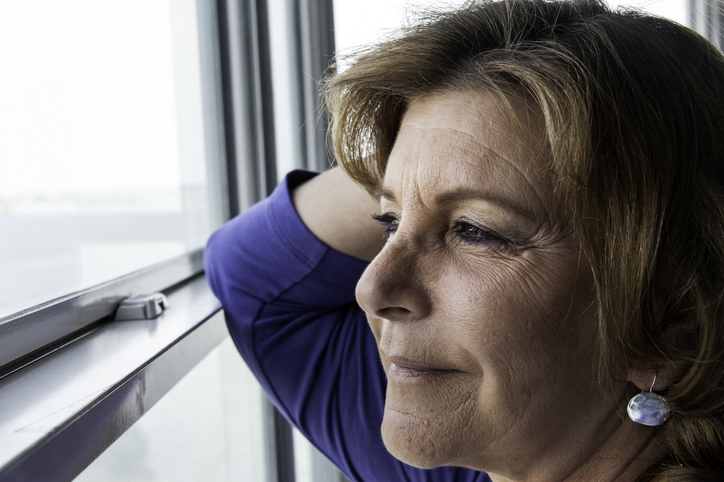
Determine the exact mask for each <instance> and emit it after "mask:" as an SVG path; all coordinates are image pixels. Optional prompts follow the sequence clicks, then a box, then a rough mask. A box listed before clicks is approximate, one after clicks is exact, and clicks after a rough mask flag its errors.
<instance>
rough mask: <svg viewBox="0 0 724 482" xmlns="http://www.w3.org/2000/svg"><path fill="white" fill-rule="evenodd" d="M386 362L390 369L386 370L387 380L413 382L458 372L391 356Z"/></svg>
mask: <svg viewBox="0 0 724 482" xmlns="http://www.w3.org/2000/svg"><path fill="white" fill-rule="evenodd" d="M388 360H389V361H390V367H389V369H388V370H387V376H388V378H399V379H405V380H409V381H413V380H424V379H429V378H437V377H440V376H444V375H449V374H452V373H457V372H458V370H453V369H450V368H447V367H443V366H437V365H429V364H426V363H421V362H416V361H414V360H409V359H407V358H404V357H400V356H391V357H388Z"/></svg>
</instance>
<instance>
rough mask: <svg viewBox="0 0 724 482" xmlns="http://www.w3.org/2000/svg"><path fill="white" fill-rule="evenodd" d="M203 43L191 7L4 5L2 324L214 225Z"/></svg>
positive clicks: (162, 256)
mask: <svg viewBox="0 0 724 482" xmlns="http://www.w3.org/2000/svg"><path fill="white" fill-rule="evenodd" d="M202 33H203V32H202ZM202 40H203V38H202V36H201V35H200V31H199V25H198V15H197V12H196V2H195V1H193V0H182V1H171V0H132V1H129V0H116V1H104V2H98V1H96V0H66V1H63V2H57V1H55V0H45V1H34V2H16V1H12V0H0V65H2V66H3V73H2V75H0V232H2V236H0V318H1V317H3V316H7V315H10V314H12V313H14V312H17V311H19V310H22V309H25V308H28V307H30V306H33V305H35V304H38V303H41V302H44V301H48V300H50V299H53V298H56V297H59V296H63V295H66V294H68V293H71V292H75V291H78V290H81V289H85V288H88V287H91V286H93V285H96V284H99V283H102V282H104V281H108V280H111V279H114V278H116V277H118V276H120V275H123V274H126V273H129V272H131V271H134V270H137V269H140V268H143V267H146V266H148V265H150V264H154V263H157V262H160V261H163V260H166V259H169V258H172V257H175V256H178V255H181V254H183V253H186V252H188V251H190V250H193V249H195V248H199V247H202V246H203V244H204V242H205V240H206V238H207V237H208V235H209V234H210V232H211V231H212V229H213V228H214V227H216V226H217V225H218V224H219V223H220V222H221V220H222V216H221V215H220V214H219V213H216V212H214V211H213V209H212V207H213V206H218V202H216V201H214V200H213V199H212V198H211V195H212V194H211V193H210V191H213V192H214V193H219V192H221V189H217V188H216V187H214V189H209V187H210V183H209V179H212V180H213V176H210V175H209V173H210V172H211V171H210V169H211V167H210V165H211V164H212V163H214V162H217V163H218V162H219V160H218V159H212V158H211V157H212V156H210V155H209V154H208V153H209V152H212V151H210V149H209V144H210V143H211V142H212V141H213V139H209V138H207V136H205V125H204V115H205V113H206V112H207V110H208V108H209V104H211V103H212V102H210V101H209V89H208V86H207V85H206V84H204V82H205V80H204V76H209V75H211V76H212V77H213V75H214V74H215V72H207V71H206V70H208V69H202V65H204V63H203V62H204V60H203V57H202V55H201V54H202V53H203V50H202V47H203V44H202ZM207 84H208V83H207ZM209 85H212V84H209ZM212 86H213V85H212ZM204 89H206V90H204ZM211 98H213V92H212V96H211ZM217 130H218V129H217ZM207 132H208V127H207ZM214 195H217V194H214ZM217 209H218V208H217Z"/></svg>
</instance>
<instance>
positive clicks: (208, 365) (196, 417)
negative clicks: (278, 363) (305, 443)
mask: <svg viewBox="0 0 724 482" xmlns="http://www.w3.org/2000/svg"><path fill="white" fill-rule="evenodd" d="M261 400H262V396H261V389H260V387H259V384H258V383H257V382H256V380H255V379H254V377H253V375H252V374H251V372H249V369H248V368H247V367H246V365H245V364H244V362H243V361H242V360H241V358H240V357H239V354H238V353H237V352H236V348H235V347H234V345H233V343H232V342H231V339H230V338H227V339H226V340H225V341H224V342H223V343H222V344H221V345H219V347H217V348H216V349H214V350H213V351H212V352H211V353H210V354H209V355H208V356H207V357H206V358H204V359H203V360H202V361H201V363H199V364H198V365H197V366H196V367H195V368H194V369H193V370H192V371H191V372H189V374H188V375H186V376H185V377H184V378H183V379H182V380H181V381H180V382H179V383H178V384H177V385H176V386H175V387H174V388H173V389H171V391H169V392H168V393H167V394H166V395H165V396H164V397H163V398H162V399H161V400H159V401H158V403H156V405H155V406H154V407H153V408H152V409H151V410H149V412H148V413H147V414H146V415H144V416H143V417H142V418H141V419H140V420H139V421H138V422H136V423H135V424H134V425H133V426H132V427H131V428H130V429H128V431H126V433H124V434H123V435H122V436H121V437H120V438H119V439H118V440H117V441H116V442H115V443H114V444H113V445H111V446H110V447H109V448H108V449H107V450H106V451H105V452H103V454H102V455H101V456H100V457H98V458H97V459H96V460H95V461H94V462H93V463H92V464H91V465H89V466H88V467H87V468H86V469H85V470H84V471H83V472H82V473H81V474H80V475H79V476H78V477H77V478H76V479H75V480H76V482H167V481H174V482H198V481H200V480H209V481H215V482H225V481H228V482H231V481H239V480H249V481H263V480H265V466H264V442H263V431H262V407H261Z"/></svg>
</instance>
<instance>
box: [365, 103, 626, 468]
mask: <svg viewBox="0 0 724 482" xmlns="http://www.w3.org/2000/svg"><path fill="white" fill-rule="evenodd" d="M511 103H512V105H513V108H514V110H515V111H516V114H517V116H518V117H519V119H520V122H521V124H522V129H520V126H519V127H514V126H513V125H512V124H511V122H509V121H508V117H506V116H505V115H504V114H503V113H502V109H501V108H500V105H501V104H500V102H499V101H497V100H496V99H495V98H494V97H492V96H491V95H489V94H486V93H473V92H469V91H468V92H447V93H441V94H435V95H429V96H427V97H423V98H421V99H420V100H418V101H415V102H414V103H412V105H411V106H410V108H409V110H408V112H407V113H406V115H405V117H404V119H403V123H402V126H401V128H400V131H399V135H398V137H397V140H396V143H395V146H394V149H393V151H392V154H391V156H390V159H389V163H388V165H387V170H386V173H385V177H384V181H383V185H382V186H380V194H381V214H380V216H379V218H380V221H381V222H383V223H384V224H387V225H388V236H389V238H388V240H387V243H386V245H385V247H384V249H383V250H382V252H380V254H379V255H378V256H377V257H376V258H375V259H374V260H373V261H372V263H371V264H370V266H369V267H368V268H367V270H366V271H365V273H364V275H363V276H362V279H361V280H360V282H359V284H358V286H357V299H358V301H359V304H360V306H362V308H363V309H364V310H365V311H366V312H367V317H368V320H369V324H370V326H371V328H372V331H373V333H374V336H375V338H376V339H377V344H378V347H379V352H380V356H381V359H382V363H383V365H384V368H385V370H386V371H387V376H388V387H387V396H386V403H385V414H384V421H383V423H382V435H383V438H384V442H385V444H386V446H387V448H388V449H389V450H390V452H391V453H392V454H393V455H395V456H396V457H397V458H399V459H401V460H402V461H404V462H407V463H409V464H411V465H415V466H418V467H426V468H430V467H435V466H440V465H461V466H467V467H472V468H477V469H481V470H487V471H489V472H496V473H499V474H503V475H506V476H509V477H511V478H516V477H518V476H522V475H523V474H528V475H530V474H531V473H532V472H531V471H535V470H536V469H535V467H536V464H540V463H541V462H542V461H548V463H550V461H551V460H559V461H561V460H563V459H566V458H573V459H574V465H573V466H574V467H575V463H576V462H575V460H578V463H580V462H581V461H582V460H584V459H585V458H586V457H589V456H590V455H591V453H592V452H593V451H594V450H595V447H596V446H597V445H598V444H600V441H601V440H603V438H605V437H606V436H608V435H610V433H611V432H612V430H613V429H614V426H613V425H615V423H614V424H612V423H611V419H612V418H613V419H616V417H615V416H613V414H614V413H615V412H616V413H618V412H617V410H618V407H620V406H621V405H620V404H621V401H620V400H616V399H615V398H616V397H611V396H610V395H611V394H610V393H609V395H608V396H604V395H603V394H602V392H601V390H600V389H599V388H597V386H596V385H595V384H594V383H593V380H594V379H595V376H594V373H595V367H594V365H595V354H594V345H595V335H596V329H595V320H594V314H593V312H594V310H593V308H592V305H593V294H592V287H591V286H592V283H591V277H590V276H591V275H590V270H589V269H588V267H587V265H586V262H585V260H584V259H583V257H582V254H581V250H580V246H579V241H578V239H577V238H576V236H575V233H574V231H573V229H572V226H571V220H570V215H569V214H568V213H567V211H566V209H565V206H564V203H563V202H562V201H561V198H560V196H559V195H557V194H556V185H555V183H554V181H553V175H552V174H551V173H550V172H549V171H547V169H546V167H545V166H546V161H547V160H548V158H547V157H546V156H547V154H546V151H545V150H544V149H543V148H542V147H541V146H543V145H544V142H543V139H544V138H543V127H542V123H541V120H540V117H539V114H538V113H537V111H536V110H533V109H528V108H526V106H525V105H524V104H522V103H520V102H515V101H511ZM523 132H527V133H528V134H527V135H525V136H522V133H523ZM612 398H613V399H612ZM623 404H624V405H625V402H623ZM620 422H621V420H620V419H619V420H618V423H620ZM551 457H552V458H553V459H551ZM563 465H564V466H565V465H566V464H563ZM538 466H540V465H538ZM562 475H565V474H562ZM561 478H562V477H561ZM548 480H551V479H548Z"/></svg>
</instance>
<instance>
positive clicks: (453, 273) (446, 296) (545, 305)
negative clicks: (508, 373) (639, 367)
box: [435, 256, 595, 371]
mask: <svg viewBox="0 0 724 482" xmlns="http://www.w3.org/2000/svg"><path fill="white" fill-rule="evenodd" d="M563 261H565V260H564V259H561V257H558V258H552V257H542V256H531V257H530V258H529V259H522V258H513V259H499V260H482V261H480V262H478V263H476V264H475V265H473V264H472V263H467V265H466V266H460V265H458V266H456V269H454V270H449V271H447V275H445V276H443V277H441V278H440V279H439V283H440V284H439V289H436V290H435V291H436V292H437V293H438V294H439V296H438V299H437V306H438V307H440V309H442V310H444V311H445V312H446V316H445V317H444V318H446V319H449V320H457V322H456V323H455V325H456V328H455V331H456V333H455V336H456V337H457V338H458V339H459V340H461V342H462V343H464V344H465V345H467V346H468V351H469V352H470V353H471V355H473V356H474V357H476V358H482V359H487V360H491V359H492V360H494V361H496V362H498V363H507V364H510V363H512V362H515V363H518V364H524V365H530V366H528V367H517V369H522V368H527V371H531V370H532V371H539V370H538V367H540V366H550V365H551V364H553V363H558V364H560V363H561V361H562V360H570V359H577V358H578V357H580V356H583V354H585V353H587V352H590V351H591V350H590V349H591V347H592V344H593V342H594V340H595V325H594V324H593V322H592V317H591V316H588V315H589V313H588V311H589V310H588V308H589V307H590V306H591V304H592V300H593V295H592V292H591V288H590V281H588V280H587V279H586V277H585V276H584V275H583V274H582V270H579V269H578V266H577V260H575V261H574V262H570V260H569V262H568V263H565V262H563ZM509 369H511V367H509ZM512 369H516V368H512Z"/></svg>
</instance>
